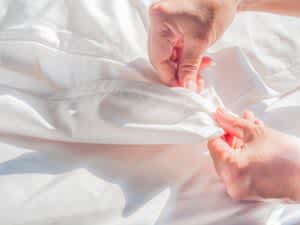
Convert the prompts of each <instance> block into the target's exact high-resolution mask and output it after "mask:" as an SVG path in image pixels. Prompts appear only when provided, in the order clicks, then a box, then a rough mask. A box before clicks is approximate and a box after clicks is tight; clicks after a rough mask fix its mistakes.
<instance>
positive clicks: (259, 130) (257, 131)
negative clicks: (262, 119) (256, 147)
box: [246, 124, 265, 141]
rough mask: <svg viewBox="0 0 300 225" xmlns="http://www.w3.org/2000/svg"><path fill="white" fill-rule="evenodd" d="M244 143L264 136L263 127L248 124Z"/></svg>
mask: <svg viewBox="0 0 300 225" xmlns="http://www.w3.org/2000/svg"><path fill="white" fill-rule="evenodd" d="M246 134H247V135H246V141H252V140H253V139H255V138H258V137H262V136H264V134H265V129H264V127H263V126H260V125H257V124H250V125H248V127H247V132H246Z"/></svg>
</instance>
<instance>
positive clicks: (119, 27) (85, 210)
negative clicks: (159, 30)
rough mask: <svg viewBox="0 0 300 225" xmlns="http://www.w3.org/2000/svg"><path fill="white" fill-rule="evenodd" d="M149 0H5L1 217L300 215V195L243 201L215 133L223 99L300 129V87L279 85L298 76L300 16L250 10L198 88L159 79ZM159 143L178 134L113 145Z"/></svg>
mask: <svg viewBox="0 0 300 225" xmlns="http://www.w3.org/2000/svg"><path fill="white" fill-rule="evenodd" d="M149 4H150V1H146V0H144V1H142V0H111V1H105V0H100V1H99V0H76V1H67V0H65V1H63V0H57V1H50V0H39V1H34V2H33V1H30V0H0V63H1V67H0V71H1V79H0V84H1V85H0V118H1V123H0V132H1V135H0V146H1V150H0V201H1V202H3V203H5V204H1V206H0V207H1V208H0V210H1V214H0V224H22V225H23V224H24V225H25V224H26V225H27V224H28V225H29V224H30V225H34V224H37V225H40V224H43V225H47V224H59V225H68V224H78V225H89V224H91V225H94V224H104V225H106V224H122V225H123V224H128V225H134V224H138V225H150V224H151V225H152V224H155V225H160V224H162V225H165V224H179V225H181V224H185V225H193V224H205V225H210V224H222V225H223V224H225V225H226V224H230V225H235V224H236V225H240V224H246V225H248V224H249V225H254V224H255V225H256V224H266V225H271V224H272V225H273V224H297V223H298V222H299V221H300V218H299V215H297V214H298V213H297V212H298V211H299V206H297V205H295V206H288V205H285V204H277V203H276V202H273V203H260V204H258V203H247V204H243V203H238V202H234V201H232V200H230V199H229V198H228V197H227V195H226V194H225V191H224V187H223V185H222V184H221V183H220V182H219V180H218V178H217V177H216V175H215V173H214V169H213V167H212V163H211V160H210V157H209V155H208V154H207V151H206V147H205V144H206V143H205V142H204V140H206V139H207V138H209V137H211V136H214V135H218V134H220V133H221V132H222V131H221V130H220V129H219V128H218V127H216V125H215V123H214V122H213V120H212V118H211V113H212V112H213V111H214V110H215V108H216V106H218V105H221V104H222V102H223V103H224V104H225V106H227V107H228V108H230V109H231V110H232V111H234V112H235V113H240V112H241V111H242V110H244V109H245V108H250V109H253V110H254V111H255V112H256V113H257V114H258V116H260V117H262V118H264V120H265V122H266V123H267V124H269V125H270V126H273V127H275V128H277V129H280V130H283V131H286V132H289V133H291V134H294V135H297V136H300V132H299V131H300V124H298V123H299V122H298V120H297V115H298V114H299V112H300V111H299V105H300V104H299V100H298V101H297V99H299V98H297V95H299V94H298V92H295V93H293V94H290V95H288V96H286V97H284V98H279V97H278V95H280V93H281V92H283V91H285V90H288V89H289V88H291V87H294V86H295V85H296V84H295V83H297V82H295V81H298V79H297V73H298V72H299V70H300V69H299V67H298V66H297V63H296V62H297V60H296V59H295V57H296V55H297V54H296V53H297V51H299V50H300V43H299V42H298V41H297V40H298V38H297V37H298V36H297V34H298V32H299V31H297V29H296V27H297V26H298V25H297V24H296V22H298V23H299V21H297V20H296V19H291V18H281V17H275V16H270V15H260V14H259V15H254V14H245V15H241V16H240V17H239V18H238V19H237V20H236V21H235V23H234V24H233V26H232V28H231V29H230V30H229V31H228V32H227V33H226V35H225V37H224V38H223V39H222V40H221V41H220V42H219V43H218V44H217V45H216V46H214V47H213V48H212V49H211V51H210V54H211V56H212V57H213V58H214V60H215V61H216V63H217V66H216V67H215V68H212V69H210V70H209V71H207V72H206V73H205V75H204V77H205V79H206V80H207V83H208V84H209V86H210V87H211V88H210V89H207V90H206V91H205V92H204V93H202V94H201V95H196V94H193V93H191V92H189V91H186V90H182V89H169V88H166V87H163V86H161V85H159V84H158V82H157V77H156V75H155V72H154V71H153V69H152V67H151V65H150V64H149V62H148V60H147V42H146V39H147V28H148V19H147V8H148V6H149ZM279 20H280V21H282V22H280V23H281V24H282V27H283V28H282V29H287V30H291V31H293V34H294V35H295V36H290V37H288V36H285V33H284V32H283V31H282V30H278V28H277V25H278V24H274V21H279ZM256 21H259V22H256ZM262 24H264V26H267V27H268V28H267V29H262ZM254 25H255V27H254ZM254 28H255V30H254ZM256 29H259V31H260V33H259V32H257V30H256ZM245 30H247V32H245ZM283 36H284V37H285V40H286V43H285V45H286V46H285V45H278V42H277V41H278V38H281V37H283ZM266 40H267V41H266ZM274 40H275V41H274ZM249 43H250V44H249ZM291 46H292V48H291ZM299 56H300V53H299ZM276 57H278V58H276ZM275 59H276V60H277V61H275V62H274V60H275ZM281 60H282V61H281ZM289 61H290V62H291V63H290V64H287V63H286V62H289ZM297 68H298V69H297ZM272 74H276V76H275V77H272V76H271V75H272ZM271 88H273V89H271ZM275 90H276V91H275ZM272 96H273V97H272ZM219 98H221V100H222V102H221V101H220V100H219ZM285 115H288V117H285ZM283 120H284V121H283ZM145 143H147V144H148V143H152V144H154V143H156V144H163V143H168V144H169V145H135V146H133V145H103V144H145ZM178 143H185V145H175V144H178ZM187 143H190V144H189V145H188V144H187Z"/></svg>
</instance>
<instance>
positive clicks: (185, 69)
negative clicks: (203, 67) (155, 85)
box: [179, 63, 198, 76]
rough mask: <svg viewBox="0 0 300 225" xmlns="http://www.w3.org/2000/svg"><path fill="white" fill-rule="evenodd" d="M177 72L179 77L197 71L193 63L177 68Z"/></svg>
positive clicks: (196, 66)
mask: <svg viewBox="0 0 300 225" xmlns="http://www.w3.org/2000/svg"><path fill="white" fill-rule="evenodd" d="M179 71H180V75H181V76H185V75H189V74H191V73H194V72H195V71H198V65H196V64H194V63H184V64H181V65H180V66H179Z"/></svg>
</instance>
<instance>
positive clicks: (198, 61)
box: [178, 37, 210, 91]
mask: <svg viewBox="0 0 300 225" xmlns="http://www.w3.org/2000/svg"><path fill="white" fill-rule="evenodd" d="M204 50H205V49H204V48H203V46H201V43H200V42H199V41H198V40H196V39H194V38H188V37H185V40H184V46H183V51H182V56H181V58H180V61H179V65H178V79H179V83H180V84H181V85H182V86H183V87H185V88H187V89H190V90H191V91H196V90H197V76H198V71H199V69H200V67H201V65H202V67H207V66H208V65H209V64H210V60H209V59H207V58H205V59H204V60H203V58H204V57H203V56H202V53H203V52H204ZM202 61H203V63H202Z"/></svg>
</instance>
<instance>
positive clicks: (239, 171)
mask: <svg viewBox="0 0 300 225" xmlns="http://www.w3.org/2000/svg"><path fill="white" fill-rule="evenodd" d="M208 149H209V152H210V155H211V157H212V159H213V163H214V166H215V169H216V172H217V174H218V175H219V176H220V178H221V179H222V181H223V182H224V184H225V186H226V189H227V192H228V194H229V195H230V197H232V198H233V199H235V200H243V199H247V198H248V197H249V196H251V189H250V188H251V180H250V178H249V176H248V164H247V162H248V160H247V158H245V155H243V154H242V152H237V151H233V149H232V148H230V146H229V145H228V144H227V143H226V142H225V141H224V140H223V139H222V138H216V139H213V140H211V141H209V143H208Z"/></svg>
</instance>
